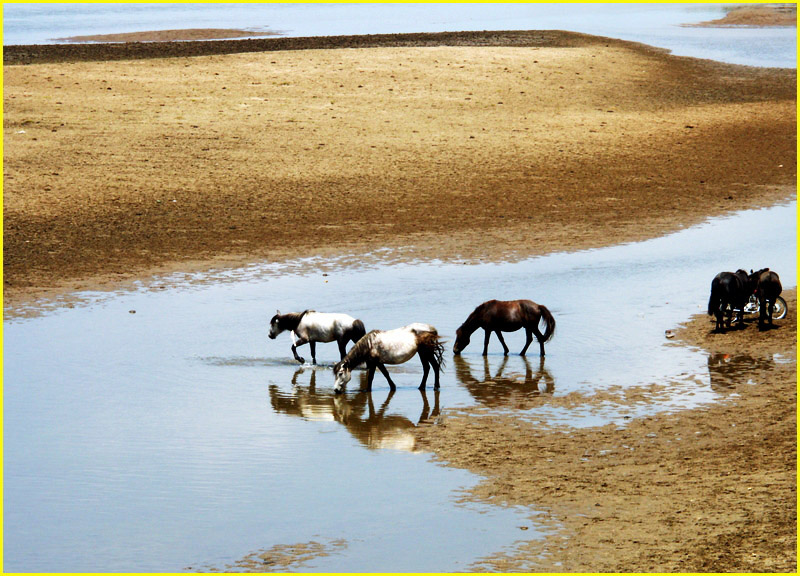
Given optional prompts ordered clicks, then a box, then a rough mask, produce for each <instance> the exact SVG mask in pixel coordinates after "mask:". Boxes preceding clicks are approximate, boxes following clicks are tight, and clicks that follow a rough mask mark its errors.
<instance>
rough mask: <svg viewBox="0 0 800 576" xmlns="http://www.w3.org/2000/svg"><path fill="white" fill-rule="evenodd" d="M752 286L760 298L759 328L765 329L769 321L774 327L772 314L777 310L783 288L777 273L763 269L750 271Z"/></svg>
mask: <svg viewBox="0 0 800 576" xmlns="http://www.w3.org/2000/svg"><path fill="white" fill-rule="evenodd" d="M750 284H751V286H753V287H754V289H755V293H756V296H758V304H759V306H758V308H759V311H758V327H759V328H763V327H764V325H765V323H766V322H767V320H769V325H770V326H772V325H773V324H772V312H773V311H774V310H775V299H776V298H777V297H778V296H780V295H781V291H782V290H783V287H782V286H781V279H780V277H779V276H778V274H777V273H776V272H773V271H772V270H770V269H769V268H762V269H761V270H759V271H758V272H753V271H752V270H751V271H750Z"/></svg>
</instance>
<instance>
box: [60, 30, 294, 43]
mask: <svg viewBox="0 0 800 576" xmlns="http://www.w3.org/2000/svg"><path fill="white" fill-rule="evenodd" d="M278 34H280V33H279V32H255V31H252V30H232V29H230V28H187V29H185V30H150V31H144V32H125V33H122V34H93V35H90V36H70V37H68V38H56V39H55V41H56V42H176V41H192V40H218V39H222V38H246V37H251V36H276V35H278Z"/></svg>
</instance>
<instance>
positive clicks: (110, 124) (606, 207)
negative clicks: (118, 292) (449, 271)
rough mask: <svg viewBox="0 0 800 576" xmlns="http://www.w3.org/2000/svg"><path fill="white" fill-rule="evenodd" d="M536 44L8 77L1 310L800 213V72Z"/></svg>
mask: <svg viewBox="0 0 800 576" xmlns="http://www.w3.org/2000/svg"><path fill="white" fill-rule="evenodd" d="M546 34H547V35H546V37H544V39H543V40H542V39H541V38H540V37H539V36H535V37H532V38H531V39H529V40H530V43H532V44H536V43H537V42H539V43H540V44H541V43H544V45H543V46H537V45H534V46H511V47H506V46H501V47H492V46H479V47H476V46H456V47H443V46H430V45H426V46H425V47H421V48H409V47H403V48H370V49H348V50H287V51H278V52H256V53H245V54H235V55H225V56H197V57H176V58H150V59H138V60H125V61H91V62H61V63H50V64H48V63H41V64H35V65H6V66H5V67H4V74H5V91H4V98H5V100H4V105H5V117H4V126H5V135H4V138H5V158H4V161H5V162H4V250H3V253H4V271H5V277H4V288H5V294H4V300H5V303H6V305H8V304H9V302H11V301H19V300H20V299H29V298H30V297H31V296H32V295H36V294H42V293H44V294H48V293H50V292H51V291H52V290H55V289H58V288H62V289H71V288H73V287H89V286H93V285H97V284H98V282H101V281H107V280H108V279H109V278H111V279H125V278H129V279H130V278H135V277H138V276H141V275H144V274H147V273H148V272H152V271H154V270H163V269H165V268H169V266H174V265H177V266H179V267H184V266H185V265H187V263H188V262H189V261H195V262H196V261H198V260H201V261H210V260H213V259H215V258H217V259H220V258H222V259H225V260H226V261H228V262H240V263H241V262H248V261H252V260H256V259H262V258H267V259H281V258H284V257H292V256H309V255H313V254H326V253H342V252H352V253H355V254H359V253H364V252H368V251H371V250H372V249H374V248H376V247H382V246H390V247H392V246H395V247H400V246H414V247H415V250H416V251H415V256H417V257H428V256H432V257H444V258H485V257H489V258H509V257H519V256H528V255H532V254H541V253H545V252H548V251H553V250H571V249H578V248H586V247H591V246H602V245H609V244H613V243H616V242H621V241H629V240H638V239H643V238H647V237H653V236H657V235H660V234H663V233H664V232H668V231H672V230H675V229H678V228H681V227H684V226H688V225H691V224H695V223H697V222H699V221H702V220H703V219H704V218H706V217H707V216H714V215H719V214H723V213H726V212H729V211H731V210H738V209H742V208H747V207H753V206H760V205H766V204H772V203H775V202H778V201H781V200H784V199H786V198H789V197H793V196H794V194H795V188H794V186H795V179H796V135H795V124H796V106H795V102H796V96H795V84H796V72H795V71H794V70H760V69H753V68H747V67H737V66H727V65H721V64H714V63H711V62H705V61H697V60H692V59H686V58H675V57H670V56H668V55H666V54H664V53H663V52H662V51H658V50H652V49H648V48H645V47H642V46H639V45H632V44H627V43H623V42H616V41H611V40H606V39H599V38H592V37H586V36H581V35H574V34H566V33H546ZM433 36H435V35H433ZM403 38H404V37H390V40H391V41H392V42H394V43H402V42H400V40H402V39H403ZM437 38H438V37H437ZM456 38H459V37H456ZM467 38H468V39H469V40H470V41H471V42H472V43H473V44H475V43H478V40H481V38H482V37H480V36H476V35H475V34H469V35H467ZM515 38H516V40H517V41H519V38H517V37H515ZM524 38H525V37H524V36H523V39H524ZM445 39H447V40H448V41H450V40H452V39H451V38H450V37H449V36H448V37H447V38H445ZM282 40H284V39H275V40H274V42H280V41H282ZM439 40H441V38H439ZM490 40H498V41H503V42H505V41H506V39H505V37H499V39H498V37H497V35H495V34H492V35H489V36H488V40H487V41H490ZM387 41H388V40H387ZM222 42H226V41H222ZM240 42H250V41H240ZM256 42H260V43H262V44H260V45H261V46H269V45H271V44H270V42H272V41H271V40H258V41H256ZM175 44H176V43H171V42H169V43H160V44H159V43H147V44H144V43H143V44H130V45H126V44H123V45H117V44H104V45H79V46H73V45H64V46H62V47H61V48H62V49H63V51H64V53H65V54H72V52H71V51H72V50H75V49H81V50H95V51H96V54H95V56H96V57H98V58H99V57H101V56H103V55H106V54H107V53H106V50H112V51H113V50H115V49H116V47H117V46H143V47H148V48H147V49H148V50H151V51H152V50H157V48H158V47H159V46H160V47H161V48H162V49H163V50H164V51H167V52H169V50H171V49H172V48H170V47H172V46H174V45H175ZM178 44H189V45H202V44H204V43H201V42H197V43H178ZM205 44H206V45H208V46H216V45H217V44H218V43H217V42H208V43H205ZM550 44H552V45H553V46H555V47H552V48H550V47H547V45H550ZM276 45H278V46H281V44H276ZM23 48H25V47H23ZM47 48H48V49H53V48H59V47H57V46H56V47H52V46H50V47H47ZM198 49H202V46H201V48H198ZM212 49H213V50H216V49H217V48H209V50H212ZM7 52H8V51H7ZM148 53H149V52H148ZM81 54H83V53H81ZM17 55H19V54H17ZM85 55H86V54H84V56H85ZM5 56H6V58H9V59H11V60H13V58H14V56H13V54H11V53H6V54H5Z"/></svg>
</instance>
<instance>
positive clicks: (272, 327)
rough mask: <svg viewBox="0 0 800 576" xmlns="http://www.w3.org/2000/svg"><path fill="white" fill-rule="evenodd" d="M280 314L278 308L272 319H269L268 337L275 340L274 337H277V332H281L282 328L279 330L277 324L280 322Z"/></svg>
mask: <svg viewBox="0 0 800 576" xmlns="http://www.w3.org/2000/svg"><path fill="white" fill-rule="evenodd" d="M280 315H281V311H280V310H278V313H277V314H275V316H273V317H272V320H270V321H269V338H270V340H275V338H277V337H278V334H280V333H281V332H283V330H281V327H280V326H279V324H280Z"/></svg>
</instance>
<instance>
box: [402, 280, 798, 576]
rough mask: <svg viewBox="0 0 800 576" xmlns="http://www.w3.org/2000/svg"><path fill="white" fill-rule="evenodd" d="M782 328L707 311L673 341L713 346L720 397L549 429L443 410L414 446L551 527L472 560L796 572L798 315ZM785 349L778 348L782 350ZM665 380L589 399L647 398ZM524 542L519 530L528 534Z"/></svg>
mask: <svg viewBox="0 0 800 576" xmlns="http://www.w3.org/2000/svg"><path fill="white" fill-rule="evenodd" d="M784 297H785V299H786V300H787V303H788V304H789V310H790V313H789V315H788V316H787V317H786V318H785V319H784V320H782V321H777V322H776V324H777V325H778V328H776V329H774V330H769V331H765V332H759V330H758V328H757V322H754V323H753V322H749V323H748V324H747V325H746V328H745V329H743V330H735V331H732V332H730V333H726V334H712V333H711V330H712V329H713V328H714V324H713V323H712V322H711V320H710V319H709V317H708V316H706V315H705V314H701V315H698V316H696V317H694V318H693V319H692V320H691V321H690V322H688V323H687V324H686V325H685V326H683V327H681V328H680V329H678V330H677V331H676V338H677V341H676V345H690V346H696V347H699V348H702V349H704V350H707V351H709V352H710V353H711V356H710V358H711V360H710V361H709V375H710V376H711V382H712V387H714V388H715V389H716V390H717V391H719V392H721V394H722V395H723V398H724V399H723V401H721V402H720V403H718V404H714V405H710V406H706V407H702V408H698V409H693V410H682V411H679V412H675V413H666V414H660V415H658V416H654V417H647V418H643V419H633V420H631V421H630V423H629V424H628V425H627V426H625V427H623V428H618V427H617V426H615V425H608V426H603V427H599V428H586V429H580V430H570V431H569V433H568V434H567V433H564V432H565V431H566V430H564V429H560V428H554V429H545V428H542V426H541V425H538V424H537V425H534V424H531V423H530V422H528V421H526V420H524V419H519V418H516V417H513V416H503V417H498V416H497V415H492V416H491V417H487V414H488V413H487V411H486V409H481V408H467V409H463V410H459V411H458V412H453V411H448V413H447V416H446V418H445V419H444V421H443V422H440V424H439V425H438V426H435V427H420V428H418V429H417V436H418V445H420V446H423V447H425V448H427V449H429V450H432V451H433V452H434V453H435V454H436V457H437V459H439V460H441V461H442V462H446V463H447V464H448V465H452V466H458V467H461V468H466V469H468V470H470V471H472V472H474V473H476V474H479V475H481V476H484V477H485V478H486V480H485V481H484V482H483V483H481V484H480V485H479V486H477V487H476V488H475V489H473V490H472V491H471V492H470V494H469V496H468V497H469V498H477V499H479V500H482V501H488V502H493V503H496V504H498V505H504V506H506V505H510V506H516V505H519V506H530V508H531V509H532V510H533V511H544V512H545V514H544V515H542V516H539V517H537V518H535V519H534V524H538V525H539V526H541V527H543V528H545V529H547V530H550V531H552V532H551V533H550V534H549V535H548V536H547V537H546V538H545V539H544V540H543V541H538V540H532V541H529V542H525V543H523V544H521V545H520V547H519V549H518V551H517V553H508V554H501V555H497V556H495V557H492V558H487V559H485V560H484V561H483V562H481V563H479V564H477V565H476V566H474V567H473V568H474V569H476V570H492V571H502V572H516V571H530V572H742V571H744V572H792V573H794V572H795V571H796V568H797V557H796V544H797V482H796V475H797V467H796V459H797V442H796V434H797V415H796V408H797V393H796V382H797V364H796V361H797V360H796V348H797V339H796V331H797V323H796V315H795V311H796V310H797V298H796V291H795V290H791V291H789V292H787V293H784ZM776 355H777V356H776ZM670 386H671V383H670V382H654V383H653V384H652V386H650V387H648V388H647V389H642V390H635V389H634V390H625V391H624V392H623V391H620V394H619V395H618V396H617V397H612V396H613V395H609V394H607V393H604V394H603V395H602V397H601V396H599V395H598V396H597V397H596V398H593V395H592V391H591V390H587V392H586V396H587V398H585V399H583V401H584V402H589V403H591V402H597V403H602V402H606V401H613V402H615V403H621V404H623V405H635V404H636V403H640V402H652V401H653V398H657V396H658V391H659V389H662V390H663V389H665V388H668V387H670ZM521 539H522V536H521Z"/></svg>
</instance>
